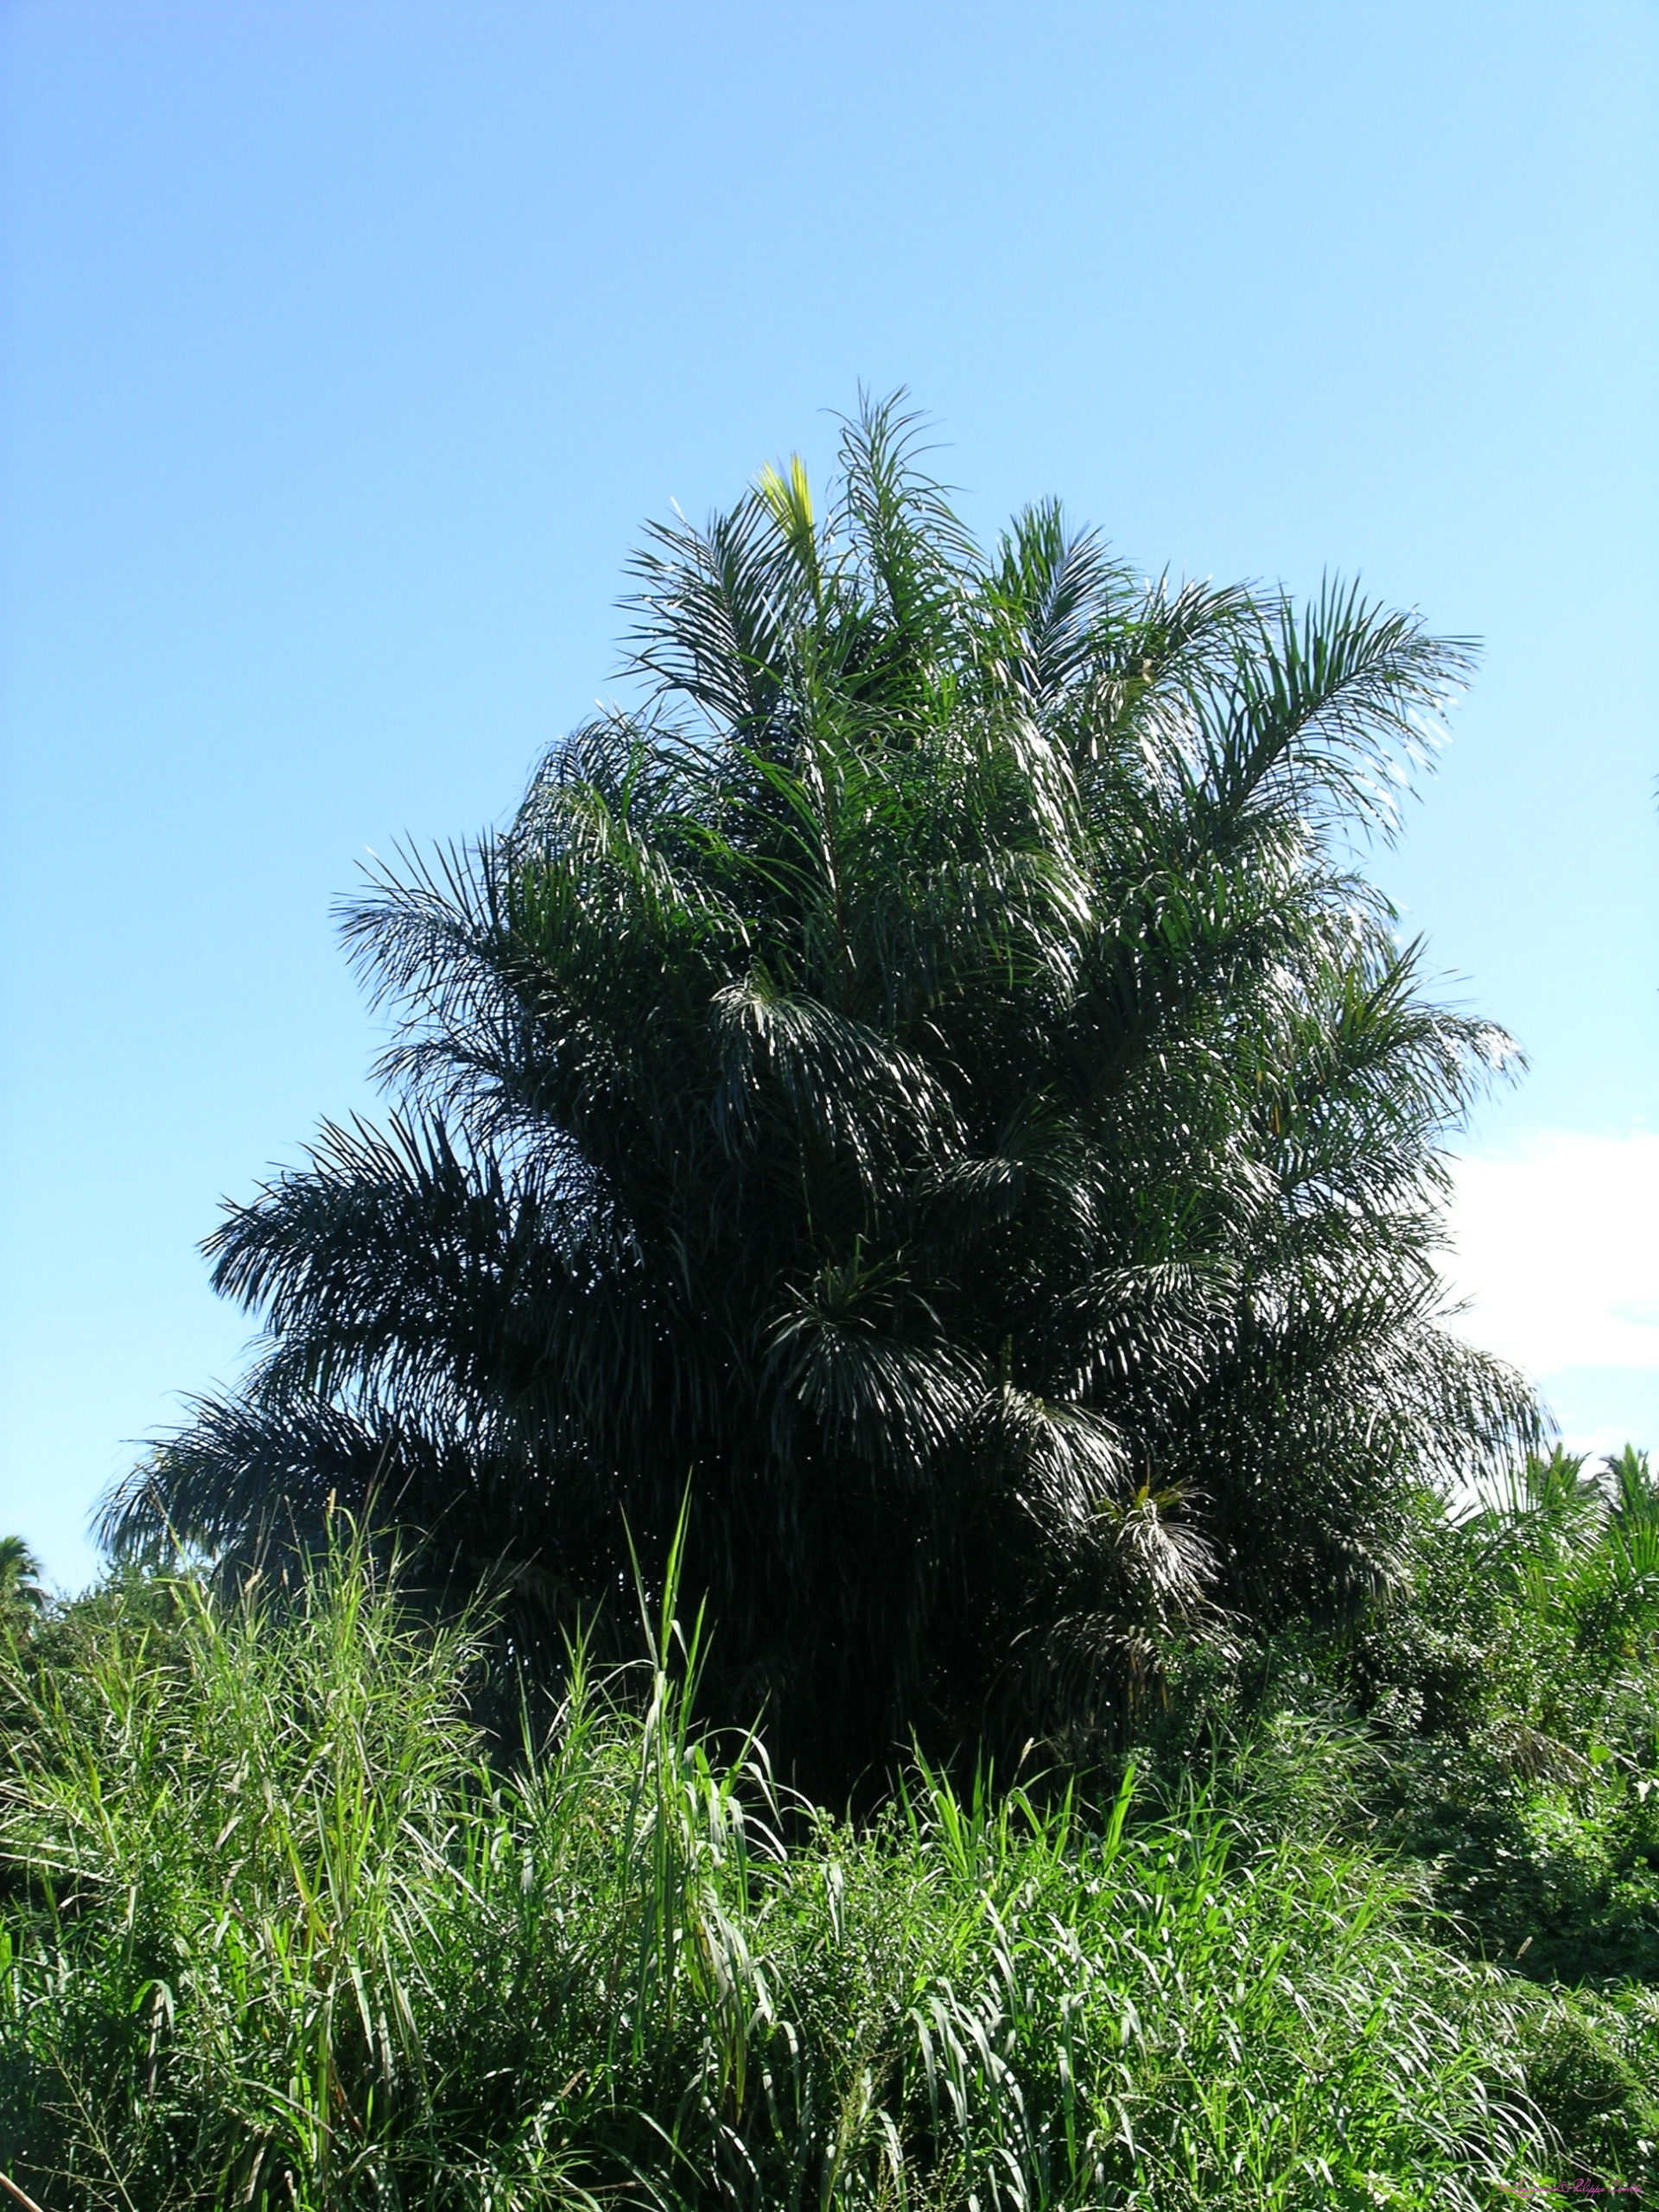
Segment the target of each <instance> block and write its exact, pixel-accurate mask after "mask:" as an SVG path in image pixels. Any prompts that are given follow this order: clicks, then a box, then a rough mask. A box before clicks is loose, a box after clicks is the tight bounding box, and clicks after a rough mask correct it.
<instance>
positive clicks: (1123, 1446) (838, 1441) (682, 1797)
mask: <svg viewBox="0 0 1659 2212" xmlns="http://www.w3.org/2000/svg"><path fill="white" fill-rule="evenodd" d="M842 461H843V476H842V481H841V483H840V485H839V486H838V487H837V489H836V492H835V494H834V496H833V497H832V499H831V500H830V503H829V508H828V511H827V512H825V513H823V515H821V516H820V515H818V514H817V513H815V512H814V508H813V504H812V499H811V497H810V493H809V490H808V486H807V484H806V480H805V477H804V474H803V473H802V472H801V471H800V469H799V468H798V467H795V468H792V469H791V472H790V473H789V474H787V475H786V476H785V475H779V474H772V473H770V472H768V473H766V474H764V475H763V476H762V478H761V480H760V482H759V484H758V485H757V486H756V487H755V489H754V490H753V493H752V494H751V495H750V496H749V497H747V499H745V500H743V501H742V502H741V503H740V505H738V506H737V507H736V508H735V509H734V511H733V512H731V513H730V514H728V515H726V516H724V517H721V518H716V520H715V522H713V523H712V524H710V525H709V527H708V529H707V530H706V531H694V530H691V529H690V528H688V527H685V526H683V525H679V524H677V525H676V526H674V527H673V528H671V529H668V530H664V531H658V532H656V533H654V534H653V536H652V539H651V541H650V543H649V544H648V546H647V550H646V551H645V554H644V555H643V556H641V558H640V560H639V564H638V581H639V587H640V588H639V596H638V597H637V599H636V600H635V601H634V602H633V605H634V608H635V613H636V616H637V626H636V629H635V632H634V638H633V662H632V666H633V672H634V674H635V676H636V677H640V678H643V679H644V691H645V702H644V703H643V704H642V705H641V706H640V707H639V709H638V710H637V711H634V712H630V713H624V712H620V711H619V712H618V713H617V714H615V715H612V716H610V717H608V718H607V719H606V720H604V721H601V722H600V723H597V724H595V725H594V726H593V727H591V728H587V729H584V730H582V731H580V732H578V733H577V734H575V737H573V738H572V739H570V740H569V741H568V742H567V743H565V744H564V745H563V746H561V747H558V748H557V749H556V751H555V752H554V753H552V754H551V755H550V758H549V760H547V761H546V762H545V763H544V764H543V767H542V769H541V770H540V772H538V773H537V777H536V778H535V779H534V781H533V783H532V785H531V791H530V793H529V795H528V797H527V798H526V799H525V800H524V804H523V805H522V807H521V808H520V809H519V810H518V814H517V815H516V817H514V819H513V821H512V824H511V825H510V827H509V828H508V829H505V831H503V832H501V833H499V834H498V835H495V836H489V837H486V838H485V839H484V840H482V841H481V842H480V843H479V844H477V845H476V846H474V847H473V848H471V849H467V850H465V851H461V852H455V853H451V854H448V855H442V856H440V857H439V858H438V859H436V860H434V861H429V862H420V861H410V863H408V864H407V866H405V867H403V868H400V869H399V870H397V871H393V872H388V873H387V874H385V876H384V877H383V878H382V879H380V880H378V883H377V884H376V886H375V887H373V889H372V893H371V894H370V895H369V896H368V897H367V898H366V899H364V900H363V901H361V902H360V903H359V905H358V906H356V907H355V908H353V910H352V911H351V912H350V914H349V917H348V923H347V928H348V936H349V938H350V941H351V943H352V944H353V948H354V950H355V951H356V953H357V955H358V957H359V960H360V962H361V963H362V965H363V967H364V969H365V973H366V975H367V976H368V977H369V979H370V981H371V982H372V986H373V988H374V989H375V991H376V993H377V994H378V998H379V999H380V1001H381V1002H382V1003H384V1004H387V1005H389V1006H390V1007H392V1008H393V1009H394V1011H395V1012H396V1014H397V1020H398V1024H399V1027H398V1028H397V1035H396V1038H395V1040H394V1043H393V1046H392V1048H391V1052H390V1053H389V1055H388V1057H387V1059H386V1062H385V1074H386V1077H387V1078H388V1080H389V1082H390V1083H391V1085H392V1087H393V1089H394V1090H395V1091H396V1093H397V1100H396V1105H395V1110H394V1112H393V1115H392V1117H391V1120H390V1121H389V1122H388V1123H387V1125H386V1126H385V1128H380V1129H373V1128H367V1127H363V1126H354V1127H353V1128H350V1129H340V1128H328V1129H326V1130H325V1132H324V1134H323V1136H322V1138H321V1140H320V1141H319V1142H318V1144H317V1146H316V1147H315V1150H314V1153H313V1155H312V1158H311V1160H310V1164H309V1165H308V1167H306V1168H305V1169H304V1170H303V1171H301V1172H296V1173H287V1174H283V1175H281V1176H279V1177H278V1178H277V1179H276V1180H274V1181H273V1182H272V1183H271V1184H270V1185H268V1186H267V1187H266V1188H265V1189H264V1191H262V1192H260V1193H259V1194H258V1195H257V1197H256V1198H255V1199H254V1200H253V1201H252V1203H251V1204H249V1205H239V1206H235V1207H232V1209H230V1211H229V1213H228V1217H227V1218H226V1221H225V1223H224V1224H223V1225H222V1226H221V1228H220V1229H219V1231H218V1232H217V1234H216V1236H214V1237H213V1240H212V1241H211V1249H212V1251H213V1256H214V1261H215V1267H216V1274H217V1280H218V1281H219V1286H220V1287H221V1288H222V1289H224V1290H225V1291H226V1292H228V1293H229V1294H232V1295H234V1296H236V1297H238V1298H240V1299H241V1300H244V1301H245V1304H246V1305H247V1306H249V1308H250V1309H251V1311H252V1312H253V1313H256V1314H257V1316H258V1317H259V1319H260V1321H261V1323H262V1325H263V1328H264V1336H263V1338H262V1341H261V1344H260V1347H259V1351H258V1355H257V1360H256V1362H255V1364H254V1366H253V1369H252V1371H251V1375H250V1376H249V1378H248V1380H247V1381H246V1383H245V1385H244V1387H243V1388H242V1389H240V1390H239V1391H238V1392H237V1393H236V1394H235V1395H232V1396H230V1397H227V1398H225V1399H221V1400H216V1401H212V1402H206V1403H204V1404H202V1405H201V1406H200V1407H199V1408H197V1410H196V1414H195V1416H194V1419H193V1420H192V1421H191V1422H190V1424H189V1425H188V1427H187V1428H186V1429H185V1430H184V1431H183V1432H182V1433H180V1434H179V1435H177V1436H175V1437H172V1438H169V1439H167V1440H164V1441H162V1443H160V1444H159V1445H158V1446H156V1449H155V1451H154V1452H153V1453H151V1454H150V1455H149V1458H148V1459H146V1461H145V1463H144V1464H143V1466H141V1467H140V1468H139V1469H138V1470H137V1471H136V1472H135V1474H134V1476H133V1478H131V1480H130V1482H129V1483H127V1484H124V1485H123V1486H122V1487H121V1489H120V1490H119V1491H118V1493H117V1495H116V1496H115V1497H113V1498H112V1499H111V1503H110V1505H109V1509H108V1512H107V1516H106V1521H105V1529H106V1533H107V1535H108V1536H109V1538H110V1541H111V1547H112V1549H113V1551H114V1552H115V1554H116V1563H115V1565H114V1566H113V1567H112V1568H111V1573H110V1576H109V1578H108V1579H107V1580H106V1581H105V1584H104V1585H103V1586H100V1587H99V1589H97V1590H95V1591H93V1592H90V1593H88V1594H87V1595H86V1596H85V1597H83V1598H80V1599H76V1600H73V1602H68V1603H60V1602H53V1601H50V1600H48V1597H47V1593H46V1592H45V1591H44V1590H43V1588H42V1587H41V1580H40V1577H39V1574H38V1572H37V1571H36V1569H35V1563H34V1562H33V1560H31V1559H30V1557H29V1554H28V1552H27V1550H26V1548H24V1547H23V1546H22V1544H21V1543H20V1542H19V1541H17V1540H16V1539H7V1540H0V2169H3V2170H4V2175H5V2177H6V2178H7V2181H8V2183H9V2185H10V2186H11V2187H13V2188H14V2189H15V2188H22V2190H24V2191H26V2192H28V2193H29V2194H30V2195H31V2196H33V2197H35V2198H36V2199H38V2201H39V2202H40V2203H41V2206H42V2207H44V2208H45V2212H118V2209H119V2212H209V2208H212V2209H213V2212H221V2208H222V2212H230V2208H231V2207H232V2206H238V2207H248V2208H251V2212H277V2208H279V2207H283V2208H291V2212H359V2208H361V2212H370V2208H374V2212H391V2208H408V2212H414V2208H417V2207H418V2208H422V2212H486V2208H489V2212H532V2208H542V2207H553V2206H562V2207H570V2208H575V2207H583V2208H587V2209H588V2212H598V2208H601V2207H604V2206H609V2205H615V2206H619V2207H630V2208H640V2212H644V2208H647V2207H650V2208H656V2212H693V2208H696V2212H713V2208H715V2207H719V2208H722V2209H723V2212H783V2208H791V2209H792V2208H800V2212H831V2208H846V2212H865V2208H868V2212H876V2208H892V2209H893V2212H1039V2208H1041V2212H1084V2208H1090V2207H1096V2206H1098V2207H1102V2208H1114V2209H1116V2212H1130V2208H1137V2209H1143V2212H1197V2208H1199V2207H1206V2208H1208V2207H1224V2208H1237V2209H1238V2212H1313V2208H1316V2207H1318V2208H1325V2207H1332V2206H1334V2207H1340V2208H1350V2212H1359V2208H1363V2207H1396V2208H1405V2207H1414V2208H1422V2209H1423V2212H1427V2208H1428V2207H1430V2206H1433V2207H1436V2208H1440V2207H1452V2208H1458V2207H1463V2208H1468V2212H1474V2208H1478V2207H1490V2206H1492V2205H1496V2204H1503V2203H1513V2202H1516V2201H1517V2200H1520V2199H1524V2198H1527V2197H1529V2196H1530V2197H1537V2196H1541V2195H1542V2194H1545V2193H1547V2192H1548V2191H1549V2190H1552V2189H1554V2190H1566V2189H1575V2190H1586V2191H1587V2190H1622V2191H1624V2192H1626V2193H1627V2196H1626V2201H1631V2200H1634V2199H1637V2198H1638V2197H1639V2196H1641V2194H1642V2192H1643V2191H1649V2192H1650V2191H1652V2190H1659V1478H1656V1476H1655V1474H1654V1472H1653V1471H1652V1470H1651V1469H1650V1468H1649V1464H1648V1462H1647V1460H1646V1459H1645V1458H1644V1457H1643V1455H1642V1454H1640V1453H1639V1452H1634V1451H1627V1452H1625V1453H1624V1454H1623V1455H1622V1456H1621V1457H1620V1458H1619V1459H1616V1460H1612V1461H1609V1462H1607V1463H1605V1465H1602V1466H1600V1467H1599V1468H1594V1469H1592V1468H1590V1467H1589V1466H1588V1465H1586V1463H1585V1462H1584V1461H1582V1460H1580V1459H1575V1458H1573V1457H1572V1456H1570V1455H1568V1454H1566V1453H1563V1452H1559V1451H1557V1452H1553V1453H1547V1452H1545V1451H1544V1450H1543V1448H1542V1446H1543V1438H1542V1426H1543V1425H1542V1422H1541V1416H1540V1414H1539V1412H1538V1409H1537V1408H1536V1407H1535V1405H1534V1404H1533V1402H1532V1401H1531V1399H1530V1397H1529V1393H1528V1392H1527V1390H1526V1389H1525V1387H1524V1386H1523V1385H1522V1383H1521V1382H1520V1381H1519V1379H1518V1378H1516V1376H1512V1375H1510V1373H1508V1372H1507V1371H1506V1370H1503V1369H1502V1368H1501V1367H1500V1366H1498V1365H1497V1363H1493V1362H1491V1361H1489V1360H1486V1359H1484V1358H1483V1357H1480V1356H1478V1355H1477V1354H1475V1353H1473V1352H1471V1351H1469V1350H1467V1349H1466V1348H1465V1347H1464V1346H1463V1345H1462V1344H1459V1341H1458V1340H1457V1338H1455V1337H1454V1336H1452V1334H1450V1333H1448V1332H1447V1331H1446V1328H1445V1327H1444V1326H1443V1325H1442V1317H1441V1294H1440V1286H1439V1281H1438V1277H1437V1274H1436V1267H1435V1255H1436V1250H1437V1246H1438V1242H1439V1236H1440V1214H1439V1209H1440V1198H1441V1197H1442V1195H1443V1190H1444V1169H1443V1166H1442V1164H1441V1160H1440V1154H1439V1152H1438V1150H1437V1147H1438V1145H1439V1143H1440V1139H1441V1138H1442V1136H1443V1135H1444V1134H1445V1132H1446V1130H1447V1129H1448V1128H1450V1127H1452V1125H1454V1124H1455V1122H1456V1121H1457V1119H1458V1117H1459V1115H1460V1114H1461V1113H1462V1112H1463V1110H1464V1109H1465V1106H1466V1105H1467V1103H1468V1102H1469V1099H1470V1097H1471V1095H1472V1094H1473V1091H1474V1090H1475V1089H1476V1088H1477V1087H1478V1084H1480V1083H1481V1082H1483V1081H1484V1080H1485V1079H1486V1078H1487V1077H1489V1076H1490V1075H1491V1074H1492V1073H1493V1072H1494V1071H1500V1070H1501V1069H1502V1068H1503V1066H1504V1065H1505V1064H1506V1063H1507V1062H1508V1060H1509V1059H1510V1057H1511V1047H1510V1046H1509V1044H1508V1040H1507V1039H1504V1038H1503V1036H1502V1035H1501V1034H1500V1033H1497V1032H1496V1031H1494V1030H1492V1029H1491V1028H1490V1027H1485V1026H1484V1025H1480V1024H1478V1023H1474V1022H1471V1021H1470V1020H1466V1019H1465V1018H1463V1017H1461V1016H1458V1015H1454V1014H1450V1013H1448V1012H1446V1011H1445V1010H1444V1009H1441V1008H1439V1007H1435V1006H1434V1005H1433V1004H1432V1003H1431V1002H1430V1001H1428V1000H1427V997H1426V996H1425V995H1424V992H1423V989H1422V987H1421V982H1420V978H1419V974H1418V955H1417V952H1416V950H1414V948H1409V947H1404V948H1402V946H1401V945H1400V944H1399V943H1398V942H1397V941H1396V939H1395V935H1394V932H1393V926H1392V925H1393V917H1392V915H1391V914H1390V912H1389V909H1388V907H1387V906H1386V904H1385V903H1384V902H1383V900H1382V899H1380V898H1379V897H1378V896H1377V895H1376V893H1374V892H1373V891H1372V890H1370V888H1369V887H1367V885H1366V884H1365V883H1364V881H1363V878H1362V877H1361V876H1360V875H1359V874H1358V873H1357V849H1358V841H1360V840H1363V838H1364V837H1365V836H1374V835H1378V834H1383V835H1386V834H1388V832H1389V829H1390V828H1391V826H1392V822H1393V818H1394V811H1393V810H1394V806H1395V799H1396V798H1397V794H1398V792H1399V791H1400V790H1401V789H1402V785H1404V783H1405V781H1406V780H1407V779H1408V775H1409V772H1410V771H1411V769H1412V767H1413V766H1414V764H1416V763H1418V762H1419V761H1420V760H1421V757H1422V748H1423V746H1424V744H1425V742H1426V741H1427V739H1428V737H1429V736H1430V735H1431V734H1432V724H1433V715H1435V713H1436V712H1437V711H1438V709H1439V707H1440V702H1441V701H1442V699H1443V697H1444V696H1445V693H1446V689H1447V687H1448V685H1449V684H1450V683H1452V682H1454V681H1455V680H1456V679H1457V678H1458V677H1459V674H1460V672H1461V671H1462V670H1463V668H1464V666H1465V661H1466V658H1467V656H1466V653H1465V650H1464V648H1463V647H1462V646H1460V645H1457V644H1455V643H1453V644H1447V643H1446V642H1444V641H1436V640H1434V639H1431V638H1429V637H1428V636H1427V635H1426V633H1425V632H1423V630H1422V628H1421V625H1420V624H1419V623H1418V622H1417V621H1416V620H1415V618H1414V617H1410V616H1406V615H1401V614H1397V613H1390V612H1389V611H1387V610H1385V609H1380V608H1376V607H1370V606H1368V605H1367V604H1365V603H1364V602H1363V601H1362V600H1361V599H1360V597H1359V596H1358V594H1356V593H1355V592H1353V591H1351V590H1347V589H1342V588H1334V587H1333V588H1331V589H1328V590H1327V591H1326V592H1325V594H1324V595H1323V596H1322V597H1321V599H1320V600H1319V601H1318V603H1317V604H1315V605H1314V606H1313V607H1309V608H1306V609H1300V610H1299V609H1297V608H1295V607H1292V606H1291V605H1290V604H1288V603H1287V601H1284V600H1283V599H1282V598H1281V597H1280V596H1278V595H1275V594H1262V593H1259V592H1255V591H1249V590H1243V589H1226V590H1214V589H1211V588H1193V587H1185V586H1183V587H1180V588H1175V587H1173V586H1171V585H1170V584H1168V583H1167V582H1162V581H1160V582H1153V583H1147V582H1144V581H1137V580H1135V578H1134V577H1132V576H1131V575H1129V574H1128V572H1127V571H1125V570H1124V569H1122V568H1121V567H1120V566H1118V565H1117V564H1116V563H1114V562H1113V561H1111V560H1110V559H1109V557H1108V556H1107V555H1106V553H1105V552H1104V550H1103V548H1102V547H1101V545H1100V544H1099V543H1098V542H1097V541H1096V540H1095V539H1094V538H1092V537H1088V536H1082V537H1074V536H1069V535H1068V534H1067V532H1066V531H1065V529H1064V528H1063V527H1062V524H1061V521H1060V518H1059V516H1058V512H1057V511H1055V510H1053V509H1052V508H1039V509H1036V510H1033V511H1032V512H1028V513H1027V514H1025V515H1023V516H1021V517H1020V518H1017V519H1016V521H1015V523H1014V525H1013V526H1012V528H1011V529H1010V531H1009V532H1008V534H1007V537H1005V538H1004V539H1003V541H1002V542H1001V544H1000V545H999V547H998V548H997V549H996V550H995V552H994V553H993V554H989V555H987V554H985V553H984V552H982V550H980V549H979V548H978V547H977V546H976V545H975V544H974V543H972V541H971V540H970V539H969V537H968V534H967V533H966V531H964V530H963V526H962V524H961V523H960V522H959V521H958V519H957V518H956V516H955V515H954V514H953V512H951V510H950V507H949V505H948V504H947V503H946V501H945V499H944V494H943V493H942V492H941V490H940V489H939V487H938V486H937V485H935V484H934V483H932V482H931V480H929V479H927V478H926V477H925V475H923V474H921V473H920V472H919V470H918V467H916V464H915V457H914V452H913V448H912V445H911V443H910V442H909V437H908V433H907V430H906V424H905V423H904V422H903V421H902V419H901V418H899V416H897V415H896V413H895V411H894V410H893V409H892V408H891V407H886V408H883V407H875V408H870V409H868V410H865V412H864V413H863V414H862V415H861V416H860V417H859V419H858V420H857V421H855V423H852V424H851V425H849V429H848V432H847V436H846V441H845V444H844V448H843V454H842ZM1452 1497H1459V1498H1461V1499H1462V1500H1463V1503H1461V1504H1460V1506H1459V1508H1458V1510H1452V1507H1451V1506H1450V1504H1449V1503H1448V1500H1449V1499H1451V1498H1452Z"/></svg>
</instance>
